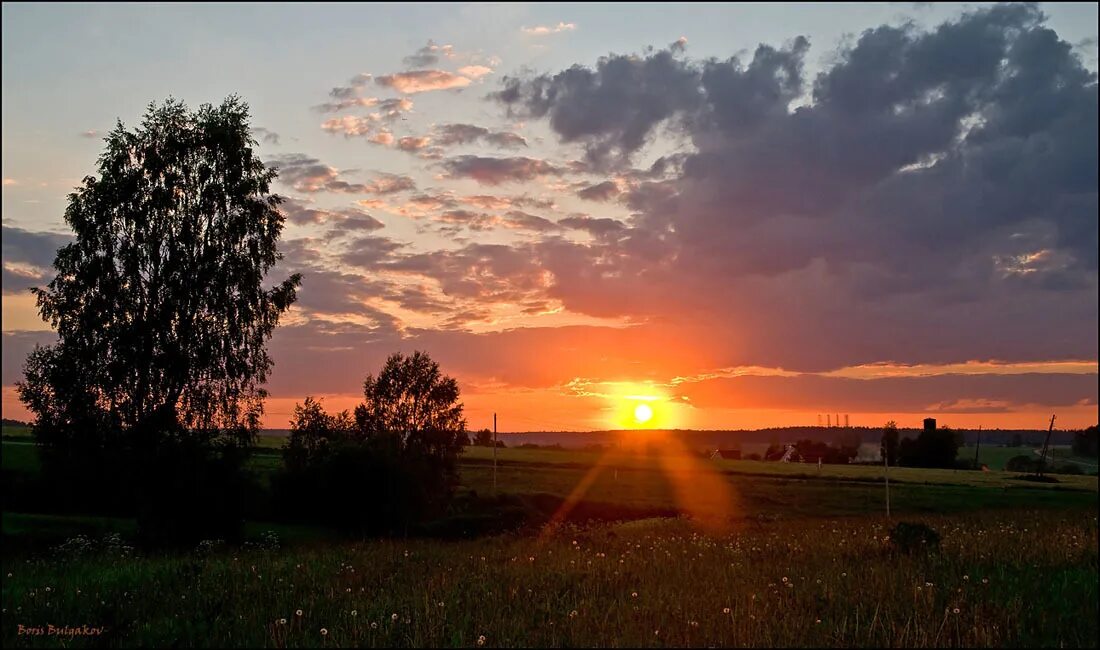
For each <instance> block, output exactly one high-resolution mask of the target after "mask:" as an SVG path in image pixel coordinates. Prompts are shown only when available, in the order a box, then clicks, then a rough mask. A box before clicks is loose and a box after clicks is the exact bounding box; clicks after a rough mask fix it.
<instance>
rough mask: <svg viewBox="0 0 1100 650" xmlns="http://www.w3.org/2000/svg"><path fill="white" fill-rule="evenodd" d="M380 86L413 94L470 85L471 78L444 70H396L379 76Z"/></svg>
mask: <svg viewBox="0 0 1100 650" xmlns="http://www.w3.org/2000/svg"><path fill="white" fill-rule="evenodd" d="M374 81H375V83H377V84H378V85H379V86H384V87H386V88H392V89H394V90H396V91H397V92H399V93H405V94H413V93H422V92H428V91H431V90H451V89H456V88H465V87H466V86H469V85H470V81H471V80H470V78H469V77H464V76H462V75H458V74H454V73H452V72H445V71H443V70H412V71H409V72H395V73H394V74H387V75H382V76H380V77H377V78H376V79H375V80H374Z"/></svg>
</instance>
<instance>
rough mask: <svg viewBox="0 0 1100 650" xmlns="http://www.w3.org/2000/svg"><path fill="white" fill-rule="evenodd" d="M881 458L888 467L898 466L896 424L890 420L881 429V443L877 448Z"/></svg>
mask: <svg viewBox="0 0 1100 650" xmlns="http://www.w3.org/2000/svg"><path fill="white" fill-rule="evenodd" d="M879 449H880V450H881V454H882V457H883V458H885V459H886V463H887V464H888V465H897V464H898V423H897V422H894V421H893V420H890V421H889V422H887V423H886V426H884V427H883V428H882V443H881V445H880V447H879Z"/></svg>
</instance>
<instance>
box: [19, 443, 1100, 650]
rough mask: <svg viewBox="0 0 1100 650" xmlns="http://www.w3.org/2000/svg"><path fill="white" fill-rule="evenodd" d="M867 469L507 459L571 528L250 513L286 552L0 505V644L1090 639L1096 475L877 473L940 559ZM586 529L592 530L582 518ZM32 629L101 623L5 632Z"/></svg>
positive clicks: (485, 469) (478, 479) (464, 463)
mask: <svg viewBox="0 0 1100 650" xmlns="http://www.w3.org/2000/svg"><path fill="white" fill-rule="evenodd" d="M991 449H996V448H991ZM1013 451H1015V450H1013ZM492 456H493V454H492V450H491V449H487V448H476V447H472V448H468V449H467V450H466V451H465V453H464V454H463V455H462V457H461V460H460V477H461V484H462V485H461V489H460V491H461V492H462V493H463V494H466V495H470V494H471V493H473V492H476V493H477V494H479V495H483V496H488V495H491V494H493V492H494V489H493V484H494V483H493V475H494V471H493V460H492ZM280 462H281V458H280V456H279V454H278V452H277V450H276V449H275V445H272V444H270V442H268V444H265V445H261V447H260V449H258V450H257V453H256V454H255V455H254V457H253V459H252V460H251V468H252V470H253V471H254V472H255V473H256V474H257V475H258V476H259V477H260V478H263V477H267V476H270V475H271V472H272V471H273V470H274V469H276V468H277V467H278V466H279V464H280ZM3 467H4V470H5V471H6V472H8V471H14V472H24V473H25V472H30V473H33V472H35V471H37V468H38V460H37V455H36V453H35V448H34V446H33V445H32V444H29V441H21V440H18V439H11V438H9V439H7V440H5V441H4V444H3ZM882 474H883V469H882V468H881V467H877V466H856V465H851V466H839V465H832V466H830V465H826V466H823V467H821V468H818V467H817V466H816V465H803V464H784V463H766V462H759V461H716V460H710V459H699V458H681V459H680V460H677V459H676V458H675V457H654V456H648V455H636V454H632V453H625V452H622V451H616V450H613V451H610V452H607V453H595V452H585V451H556V450H539V449H502V450H498V453H497V469H496V485H497V491H498V492H499V493H501V494H506V495H512V497H514V498H518V499H522V500H524V502H525V503H542V504H543V505H545V504H547V503H549V504H550V507H551V508H552V509H556V512H555V516H554V517H551V521H555V520H556V519H555V518H556V517H557V515H559V514H560V515H561V521H563V522H564V523H561V524H557V525H549V526H546V527H543V528H542V529H541V532H539V533H536V532H533V531H532V529H530V528H528V529H525V530H524V531H522V532H516V533H507V534H503V535H499V534H498V535H494V536H484V537H479V538H473V539H465V540H462V541H444V540H442V539H432V538H418V539H405V540H371V541H358V542H357V541H349V540H346V539H342V538H340V537H339V536H337V535H336V534H334V533H332V532H330V531H327V530H324V529H321V528H315V527H309V526H294V525H285V524H283V525H279V524H270V523H264V522H249V523H248V524H247V526H246V531H245V533H246V539H249V540H251V541H252V542H253V543H254V542H257V541H258V540H260V539H262V533H264V532H265V531H269V530H270V531H273V532H274V533H275V534H276V535H277V536H278V538H279V539H280V540H281V543H282V546H281V548H279V549H270V548H269V549H267V550H260V549H256V548H252V549H249V548H241V547H218V548H219V549H220V550H217V549H216V550H214V551H213V552H212V553H209V552H201V553H200V552H199V551H198V550H196V551H192V552H186V551H182V552H181V551H175V552H168V553H158V554H148V555H142V554H140V553H126V552H125V549H121V550H120V549H119V548H118V547H116V546H110V547H107V548H104V549H99V550H96V548H95V547H94V545H93V546H91V547H89V546H86V545H84V544H85V543H84V542H81V543H80V544H76V545H75V548H76V550H73V549H74V543H72V542H70V543H69V544H68V550H65V551H58V550H51V549H56V548H57V545H59V544H61V543H62V542H64V541H65V540H67V539H69V540H71V539H73V538H74V537H75V536H77V535H82V536H84V537H85V538H87V539H90V540H96V539H101V538H103V536H105V535H109V534H112V533H117V534H119V535H121V538H122V539H123V540H125V539H129V538H132V536H133V535H134V532H135V523H134V521H133V520H132V519H126V518H109V517H95V516H59V515H43V514H34V513H12V512H5V513H4V516H3V535H4V542H5V553H4V555H3V561H2V570H3V572H4V574H5V576H7V578H6V579H5V580H4V583H3V598H2V600H3V610H4V625H3V634H2V638H3V643H4V646H5V647H31V646H33V647H43V646H46V647H73V646H77V647H81V646H99V645H121V646H163V645H173V644H178V645H185V646H196V645H197V646H223V645H225V646H273V647H290V646H295V647H297V646H317V647H320V646H332V645H358V646H366V647H394V646H396V647H415V646H425V645H428V646H448V647H451V646H453V647H465V646H475V647H476V646H478V645H479V644H484V645H485V646H488V647H493V646H605V647H606V646H619V647H663V646H834V647H853V646H862V647H888V646H911V647H934V646H935V647H943V646H956V647H965V646H1035V645H1039V646H1068V647H1094V646H1095V645H1096V644H1097V641H1098V639H1097V623H1096V618H1095V612H1096V609H1097V603H1098V597H1097V517H1096V509H1097V479H1096V477H1093V476H1069V475H1064V476H1059V477H1058V481H1059V482H1058V483H1053V484H1042V483H1032V482H1028V481H1021V480H1019V479H1018V478H1017V475H1016V474H1014V473H1006V472H1001V471H991V472H976V471H963V470H959V471H956V470H925V469H913V468H891V469H890V501H891V512H892V515H893V516H892V519H891V520H890V521H891V522H896V521H899V520H905V521H920V522H924V523H926V524H928V525H930V526H932V527H933V528H934V529H935V530H937V531H938V532H939V533H940V534H941V535H942V537H943V542H942V547H941V549H940V550H939V551H937V552H923V551H920V552H918V553H916V554H914V555H906V554H900V555H899V554H896V553H891V552H888V551H887V549H886V547H885V546H884V537H886V536H887V535H888V529H889V523H888V521H887V519H886V518H885V513H884V506H885V485H884V484H883V480H882V479H883V475H882ZM719 497H720V498H719ZM593 513H597V514H593ZM685 515H690V517H691V518H689V517H688V516H685ZM589 516H596V517H597V519H599V521H596V520H591V521H588V523H583V522H585V521H586V519H587V517H589ZM616 519H619V520H620V521H615V520H616ZM81 548H83V549H85V550H84V551H83V552H79V553H78V552H77V551H79V550H80V549H81ZM1037 602H1041V603H1043V606H1042V607H1035V603H1037ZM299 611H300V612H301V613H299ZM48 624H54V625H62V626H63V625H85V624H87V625H92V626H103V627H104V630H105V632H104V636H102V637H64V636H58V635H53V636H48V635H47V636H28V635H20V634H19V633H18V629H19V628H18V626H19V625H23V626H24V629H25V630H26V629H30V628H31V627H34V626H44V625H48ZM479 642H480V643H479Z"/></svg>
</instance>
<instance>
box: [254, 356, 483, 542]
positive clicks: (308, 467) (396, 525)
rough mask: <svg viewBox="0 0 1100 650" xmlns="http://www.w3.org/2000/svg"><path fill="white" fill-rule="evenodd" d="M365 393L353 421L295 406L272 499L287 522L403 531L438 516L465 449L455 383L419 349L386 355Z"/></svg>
mask: <svg viewBox="0 0 1100 650" xmlns="http://www.w3.org/2000/svg"><path fill="white" fill-rule="evenodd" d="M363 393H364V397H365V401H364V402H363V403H362V404H360V405H359V406H357V407H356V408H355V420H354V423H352V422H351V421H350V418H349V417H348V415H347V413H346V412H343V413H339V414H337V415H328V414H327V413H325V411H324V409H323V408H322V407H321V406H320V404H318V403H317V402H316V401H314V400H313V399H312V398H307V399H306V401H305V404H302V405H299V406H296V407H295V409H294V420H293V421H292V423H291V435H290V438H289V439H288V441H287V444H286V445H285V446H284V447H283V459H284V462H285V468H284V470H283V471H282V472H280V473H279V474H278V475H277V476H276V477H275V480H274V482H273V485H274V488H275V493H276V501H277V502H278V503H279V504H280V509H281V511H283V512H285V513H286V514H287V515H288V516H290V517H291V518H292V519H298V520H308V521H318V522H321V523H325V524H328V525H331V526H334V527H337V528H341V529H344V530H346V531H348V532H354V533H359V534H364V533H366V534H374V533H394V532H402V531H407V530H408V527H409V526H410V525H413V524H416V523H419V522H422V521H423V520H424V519H426V518H427V517H428V516H429V515H431V514H433V513H436V512H438V511H439V509H440V507H441V506H442V505H444V504H445V503H447V501H448V499H449V498H450V497H451V495H452V494H453V491H454V488H455V486H456V485H457V483H458V470H457V461H458V454H459V453H460V452H461V451H462V448H463V447H464V446H465V445H466V444H467V443H468V438H467V435H466V421H465V419H464V418H463V416H462V404H461V402H459V390H458V383H457V382H456V381H455V380H454V379H453V378H451V377H447V376H445V375H443V374H442V373H441V372H440V370H439V364H437V363H436V362H434V361H432V360H431V358H430V357H429V356H428V355H427V354H425V353H423V352H416V353H414V354H413V355H412V356H404V355H401V354H394V355H392V356H390V357H389V359H387V360H386V363H385V366H384V367H383V368H382V371H381V372H380V373H378V375H377V376H374V375H368V376H367V378H366V381H365V382H364V384H363ZM349 503H354V504H355V507H353V508H349V507H348V504H349Z"/></svg>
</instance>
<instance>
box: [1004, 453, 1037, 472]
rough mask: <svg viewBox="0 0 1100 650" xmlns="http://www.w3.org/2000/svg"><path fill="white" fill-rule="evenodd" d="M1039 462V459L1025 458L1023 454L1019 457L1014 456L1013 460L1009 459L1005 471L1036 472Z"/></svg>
mask: <svg viewBox="0 0 1100 650" xmlns="http://www.w3.org/2000/svg"><path fill="white" fill-rule="evenodd" d="M1038 462H1039V460H1038V459H1037V458H1032V457H1031V456H1024V455H1022V454H1021V455H1019V456H1013V457H1012V458H1009V459H1008V462H1006V463H1005V471H1006V472H1034V471H1035V466H1036V465H1037V464H1038Z"/></svg>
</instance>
